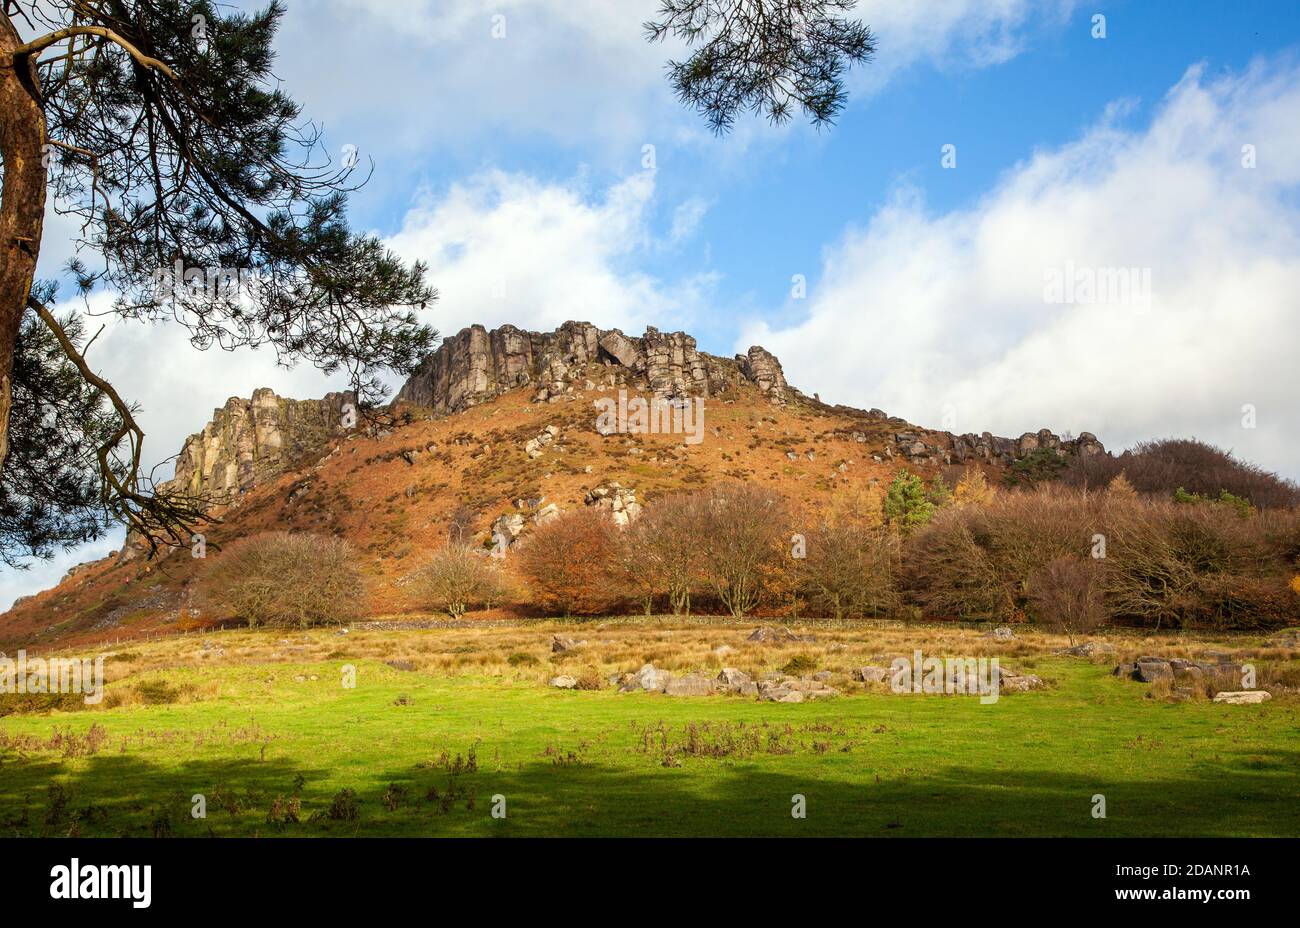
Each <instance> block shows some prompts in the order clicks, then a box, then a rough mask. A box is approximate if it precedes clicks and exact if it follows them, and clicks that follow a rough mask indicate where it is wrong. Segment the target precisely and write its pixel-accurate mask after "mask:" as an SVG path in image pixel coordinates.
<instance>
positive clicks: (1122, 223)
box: [740, 65, 1300, 477]
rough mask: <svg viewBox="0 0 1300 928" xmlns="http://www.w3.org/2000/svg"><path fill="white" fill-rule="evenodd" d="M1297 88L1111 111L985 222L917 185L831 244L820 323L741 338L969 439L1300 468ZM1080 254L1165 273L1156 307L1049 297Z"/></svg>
mask: <svg viewBox="0 0 1300 928" xmlns="http://www.w3.org/2000/svg"><path fill="white" fill-rule="evenodd" d="M1297 78H1300V71H1298V70H1297V69H1296V68H1295V67H1294V66H1287V67H1282V66H1264V65H1257V66H1255V67H1253V68H1252V69H1250V70H1249V72H1247V73H1245V74H1241V75H1236V76H1231V77H1223V78H1218V79H1215V80H1207V79H1206V78H1205V76H1204V75H1203V73H1202V71H1201V69H1200V68H1193V69H1191V70H1189V71H1188V72H1187V74H1186V75H1185V76H1184V78H1183V79H1182V80H1181V81H1180V82H1179V84H1178V85H1177V86H1175V87H1174V88H1173V89H1172V90H1171V91H1170V92H1169V94H1168V95H1167V97H1166V99H1164V100H1163V101H1162V102H1161V104H1160V105H1159V107H1158V109H1157V111H1156V113H1155V115H1154V117H1153V119H1152V121H1151V123H1150V125H1149V126H1148V127H1146V128H1145V129H1142V130H1126V129H1125V128H1123V127H1121V126H1120V125H1118V124H1117V123H1116V122H1115V120H1116V119H1118V118H1120V117H1122V116H1123V115H1124V112H1125V109H1124V108H1123V107H1120V108H1114V109H1112V110H1110V111H1108V113H1107V114H1106V116H1105V117H1104V118H1103V119H1102V120H1101V122H1099V123H1098V124H1097V125H1096V126H1094V127H1092V128H1091V129H1090V130H1089V131H1087V132H1086V133H1085V134H1084V135H1083V136H1082V137H1081V138H1080V139H1079V140H1078V141H1076V142H1074V143H1072V144H1069V145H1067V146H1064V147H1062V148H1060V149H1056V150H1051V151H1039V152H1036V153H1034V154H1033V156H1032V157H1031V158H1029V159H1028V160H1027V161H1025V162H1024V163H1021V164H1019V165H1017V166H1015V167H1014V168H1013V169H1012V170H1010V171H1009V172H1008V173H1007V174H1006V175H1005V176H1004V177H1003V178H1002V179H1001V181H1000V182H999V184H998V185H997V186H996V188H995V189H994V190H992V191H991V192H990V193H989V194H988V195H987V196H986V197H984V198H983V199H982V200H981V201H980V202H979V203H978V204H976V205H975V206H973V207H971V208H969V209H962V210H957V211H953V212H948V213H941V214H934V213H931V212H929V211H927V210H926V208H925V205H924V203H923V202H921V200H920V198H919V196H917V195H916V194H915V193H913V192H911V191H907V190H901V191H899V192H898V194H897V196H896V197H895V199H894V201H893V202H892V203H891V204H890V205H889V206H887V207H886V208H884V209H882V210H880V211H879V212H878V213H876V215H874V216H873V217H872V219H871V220H870V222H869V223H868V224H867V225H866V227H865V228H852V229H849V230H847V231H846V232H845V234H844V235H843V237H842V239H841V240H840V241H839V242H838V243H837V244H836V245H835V246H834V247H833V248H830V249H828V250H827V252H826V254H825V261H824V267H823V273H822V275H821V279H820V280H818V281H815V282H813V283H812V284H811V285H810V290H809V300H808V304H807V307H806V313H805V314H804V316H803V318H802V321H800V322H798V323H796V324H793V325H791V326H788V327H783V328H778V329H776V330H775V331H773V330H770V329H768V327H767V326H766V325H764V324H761V323H755V324H752V325H751V326H750V327H749V330H748V332H747V333H746V337H745V338H742V339H741V342H740V346H741V347H743V346H744V345H748V344H750V343H752V342H760V343H762V344H764V345H765V346H766V347H768V348H769V349H771V350H773V351H774V352H775V353H776V354H777V355H778V356H779V357H780V358H781V359H782V361H783V362H784V363H785V365H786V371H787V375H788V376H789V377H790V379H791V381H792V382H793V383H796V384H798V385H800V386H803V387H804V388H805V389H808V390H814V389H815V390H818V391H820V392H821V394H822V396H823V397H827V398H833V399H834V400H836V401H839V402H846V403H853V404H858V405H868V406H880V407H882V408H884V409H886V410H887V411H889V412H891V413H894V414H897V415H902V416H904V417H906V418H908V419H909V420H911V421H915V422H918V423H920V424H922V425H930V426H938V425H939V424H940V421H941V416H942V412H941V411H942V410H944V409H945V406H946V405H947V404H951V405H952V407H953V408H955V410H956V413H957V420H958V421H957V430H959V431H981V430H984V429H990V430H992V431H994V432H997V433H999V434H1007V435H1018V434H1020V433H1021V432H1022V431H1025V430H1030V429H1037V428H1039V427H1042V426H1048V427H1051V428H1054V429H1057V430H1062V429H1069V430H1072V431H1074V432H1076V433H1077V432H1079V431H1081V430H1085V429H1086V430H1090V431H1093V432H1096V433H1097V434H1098V435H1099V437H1101V438H1102V440H1103V441H1105V442H1106V443H1107V444H1108V445H1109V446H1110V447H1112V448H1117V447H1119V446H1125V445H1128V444H1131V443H1132V442H1133V441H1136V440H1140V439H1143V438H1152V437H1163V436H1167V435H1171V434H1175V435H1183V436H1188V435H1192V436H1196V437H1200V438H1202V439H1204V440H1207V441H1212V442H1214V443H1216V444H1220V445H1223V446H1226V447H1229V448H1233V449H1236V451H1237V452H1238V454H1239V455H1241V456H1242V457H1245V458H1247V459H1251V460H1255V461H1258V462H1259V463H1262V464H1264V465H1266V466H1268V467H1270V468H1273V469H1277V470H1279V471H1281V472H1283V473H1285V474H1287V475H1289V476H1292V477H1296V476H1300V434H1297V432H1296V425H1297V419H1296V416H1295V405H1294V404H1295V396H1296V395H1297V393H1300V372H1298V371H1297V365H1296V363H1295V351H1296V344H1297V342H1296V332H1297V331H1300V209H1298V207H1297V199H1296V193H1297V189H1296V188H1297V184H1298V183H1300V164H1298V163H1297V162H1296V160H1295V159H1294V158H1293V157H1292V153H1293V152H1294V151H1296V150H1297V146H1298V145H1300V80H1297ZM1244 144H1253V145H1255V146H1256V151H1257V153H1258V155H1257V157H1258V162H1257V163H1258V166H1257V167H1256V168H1255V169H1253V170H1251V169H1246V168H1244V167H1243V166H1242V161H1241V159H1242V153H1241V152H1242V146H1243V145H1244ZM1066 262H1073V264H1074V266H1075V267H1076V268H1106V267H1117V268H1128V267H1139V268H1150V269H1151V274H1152V290H1153V293H1152V298H1151V301H1150V305H1149V306H1148V307H1146V308H1142V307H1139V306H1125V305H1097V304H1075V305H1056V304H1049V303H1045V302H1044V284H1045V279H1046V278H1045V275H1046V273H1047V272H1048V271H1049V270H1050V269H1053V268H1057V269H1063V268H1064V267H1065V266H1066ZM801 308H802V307H801V306H793V305H792V306H789V307H787V310H789V311H797V310H798V309H801ZM1247 404H1251V405H1253V406H1254V407H1255V408H1256V410H1257V417H1258V421H1257V427H1256V428H1254V429H1245V428H1242V425H1241V420H1242V407H1243V406H1245V405H1247Z"/></svg>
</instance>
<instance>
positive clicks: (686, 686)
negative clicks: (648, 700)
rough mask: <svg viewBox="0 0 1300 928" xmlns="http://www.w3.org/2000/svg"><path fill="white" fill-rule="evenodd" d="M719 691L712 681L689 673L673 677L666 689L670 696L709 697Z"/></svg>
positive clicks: (702, 675)
mask: <svg viewBox="0 0 1300 928" xmlns="http://www.w3.org/2000/svg"><path fill="white" fill-rule="evenodd" d="M716 689H717V685H716V684H715V683H714V681H713V680H712V679H710V678H709V677H706V676H705V675H704V674H701V673H687V674H683V675H682V676H680V677H672V678H670V679H669V680H668V683H667V685H666V686H665V687H664V693H665V694H666V695H668V696H709V695H712V694H713V693H714V691H715V690H716Z"/></svg>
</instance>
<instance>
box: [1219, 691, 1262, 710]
mask: <svg viewBox="0 0 1300 928" xmlns="http://www.w3.org/2000/svg"><path fill="white" fill-rule="evenodd" d="M1272 698H1273V697H1272V695H1270V694H1269V692H1268V691H1267V690H1240V691H1238V692H1235V693H1215V694H1214V701H1215V702H1223V703H1227V704H1228V705H1230V706H1250V705H1254V704H1256V703H1261V702H1268V701H1269V700H1270V699H1272Z"/></svg>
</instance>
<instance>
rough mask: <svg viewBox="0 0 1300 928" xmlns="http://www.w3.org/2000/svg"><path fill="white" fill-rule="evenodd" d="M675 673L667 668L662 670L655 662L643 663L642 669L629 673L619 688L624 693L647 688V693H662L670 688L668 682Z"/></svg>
mask: <svg viewBox="0 0 1300 928" xmlns="http://www.w3.org/2000/svg"><path fill="white" fill-rule="evenodd" d="M672 678H673V675H672V674H670V673H669V672H668V671H666V670H660V669H659V668H658V667H656V666H655V665H654V664H643V665H641V669H640V670H638V671H637V672H636V673H634V674H629V675H628V676H627V677H626V678H624V680H623V685H622V686H620V687H619V689H620V690H621V691H622V692H624V693H632V692H635V691H637V690H645V691H646V692H647V693H662V692H663V691H664V690H665V689H667V688H668V683H669V681H671V680H672Z"/></svg>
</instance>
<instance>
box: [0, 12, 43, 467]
mask: <svg viewBox="0 0 1300 928" xmlns="http://www.w3.org/2000/svg"><path fill="white" fill-rule="evenodd" d="M22 44H23V42H22V39H21V38H20V37H19V35H18V30H17V29H15V28H14V24H13V22H12V21H11V20H10V18H9V17H8V16H7V15H6V14H4V13H0V159H3V162H4V186H3V188H2V189H0V476H3V474H4V462H5V458H6V457H8V455H9V413H10V409H11V406H12V403H13V383H12V376H13V365H14V347H15V344H16V343H17V341H18V330H19V328H20V327H21V325H22V319H23V313H24V312H25V311H26V307H27V297H28V295H29V294H30V293H31V289H32V281H33V279H34V278H35V275H36V259H37V256H38V255H39V254H40V249H41V228H42V225H43V224H44V220H45V181H46V168H45V162H44V158H43V156H44V154H45V150H44V149H45V114H44V112H43V111H42V110H41V106H40V102H39V101H40V92H39V90H38V87H37V79H36V62H35V58H36V56H35V55H29V56H26V57H24V58H23V59H22V61H21V62H20V63H19V64H17V65H15V62H14V50H15V49H17V48H18V47H19V46H21V45H22Z"/></svg>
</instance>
